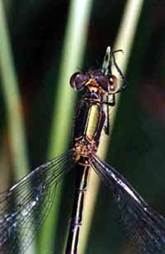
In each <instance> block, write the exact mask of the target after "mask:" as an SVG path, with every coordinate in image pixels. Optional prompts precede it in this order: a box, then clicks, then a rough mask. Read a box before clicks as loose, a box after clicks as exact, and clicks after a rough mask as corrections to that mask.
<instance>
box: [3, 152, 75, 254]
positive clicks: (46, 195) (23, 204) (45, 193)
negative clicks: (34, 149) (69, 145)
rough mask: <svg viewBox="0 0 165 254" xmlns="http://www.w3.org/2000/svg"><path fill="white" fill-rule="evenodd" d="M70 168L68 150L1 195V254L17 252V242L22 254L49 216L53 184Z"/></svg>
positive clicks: (70, 158) (70, 153)
mask: <svg viewBox="0 0 165 254" xmlns="http://www.w3.org/2000/svg"><path fill="white" fill-rule="evenodd" d="M73 165H74V162H73V161H72V151H69V152H68V153H66V154H63V155H60V156H58V157H56V158H54V159H53V160H51V161H50V162H47V163H45V164H43V165H41V166H39V167H37V168H36V169H34V170H33V171H32V172H31V173H29V174H28V175H27V176H25V177H24V178H22V179H21V180H20V181H19V182H18V183H16V184H15V185H13V186H12V187H11V188H10V189H9V190H8V191H6V192H3V193H1V194H0V253H3V254H6V253H7V254H13V253H18V248H19V242H20V243H21V244H20V246H21V247H20V248H21V253H24V252H25V250H26V249H27V247H28V246H29V245H30V243H31V242H32V240H33V238H34V236H35V234H36V232H37V230H38V228H39V226H40V225H41V224H42V223H43V221H44V219H45V217H46V216H47V214H48V213H49V210H50V207H51V205H52V203H53V197H54V195H55V187H56V184H57V183H58V182H59V180H60V178H61V177H62V176H63V175H64V174H65V173H67V172H68V171H69V170H70V169H71V168H72V166H73ZM30 187H31V188H30ZM41 208H42V209H41Z"/></svg>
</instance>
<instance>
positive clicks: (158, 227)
mask: <svg viewBox="0 0 165 254" xmlns="http://www.w3.org/2000/svg"><path fill="white" fill-rule="evenodd" d="M91 166H92V167H93V168H94V169H95V171H96V172H97V174H99V175H100V176H101V178H102V179H103V181H104V182H105V183H106V184H107V185H108V186H109V187H110V188H111V189H112V191H113V194H114V198H115V201H116V202H117V204H118V206H119V208H120V210H121V218H122V220H123V221H124V224H125V226H126V229H127V231H128V234H129V236H130V238H131V243H132V245H133V246H132V247H133V249H134V252H133V253H138V254H164V253H165V218H164V217H163V216H161V215H159V214H158V213H156V212H155V211H154V210H153V209H152V208H151V207H149V205H148V204H147V203H146V202H145V201H144V200H143V199H142V197H141V196H140V195H139V194H138V193H137V192H136V191H135V190H134V189H133V187H132V186H131V185H130V184H129V183H128V181H127V180H126V179H125V178H124V177H123V176H122V175H121V174H120V173H119V172H118V171H117V170H115V169H114V168H113V167H112V166H110V165H109V164H107V163H105V162H103V161H101V160H100V159H99V158H98V157H97V156H95V155H93V157H92V158H91Z"/></svg>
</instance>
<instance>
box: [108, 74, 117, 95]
mask: <svg viewBox="0 0 165 254" xmlns="http://www.w3.org/2000/svg"><path fill="white" fill-rule="evenodd" d="M118 89H119V86H118V82H117V78H116V77H115V76H114V75H111V76H110V78H109V93H112V94H113V93H116V92H117V91H118Z"/></svg>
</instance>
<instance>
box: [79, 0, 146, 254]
mask: <svg viewBox="0 0 165 254" xmlns="http://www.w3.org/2000/svg"><path fill="white" fill-rule="evenodd" d="M142 6H143V0H139V1H132V0H128V1H127V3H126V7H125V10H124V12H123V18H122V20H121V24H120V27H119V31H118V35H117V39H116V42H115V44H114V46H113V49H114V50H115V49H122V50H123V51H124V55H123V54H118V55H116V56H117V57H116V61H117V63H118V65H119V67H120V68H121V70H122V72H124V73H125V70H126V67H127V63H128V59H129V55H130V52H131V48H132V44H133V41H134V37H135V33H136V28H137V25H138V22H139V18H140V13H141V10H142ZM112 73H113V74H114V75H116V76H117V77H118V73H116V71H115V70H114V69H113V70H112ZM119 80H120V79H119ZM118 102H119V95H118V97H117V101H116V106H115V107H112V108H111V109H110V114H111V119H110V121H111V122H110V125H111V128H113V124H114V120H115V115H116V112H117V105H118ZM109 144H110V139H109V136H107V135H105V134H104V133H103V132H102V136H101V140H100V145H99V149H98V153H97V154H98V156H99V157H100V158H102V159H103V158H105V156H106V153H107V149H108V147H109ZM99 183H100V181H99V178H98V176H97V175H96V174H95V172H94V171H93V170H92V171H90V175H89V180H88V189H87V195H86V199H85V205H84V217H85V223H84V224H83V225H82V229H81V234H80V241H81V243H82V244H81V250H80V252H79V254H84V253H85V250H86V246H87V242H88V238H89V232H90V228H91V222H92V215H93V212H94V208H95V204H96V199H97V194H98V191H99Z"/></svg>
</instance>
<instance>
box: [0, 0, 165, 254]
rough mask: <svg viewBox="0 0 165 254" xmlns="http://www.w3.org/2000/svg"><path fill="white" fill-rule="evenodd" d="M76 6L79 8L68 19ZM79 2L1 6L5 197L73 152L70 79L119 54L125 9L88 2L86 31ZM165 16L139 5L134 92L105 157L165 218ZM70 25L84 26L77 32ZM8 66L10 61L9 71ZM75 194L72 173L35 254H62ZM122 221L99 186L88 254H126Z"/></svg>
mask: <svg viewBox="0 0 165 254" xmlns="http://www.w3.org/2000/svg"><path fill="white" fill-rule="evenodd" d="M1 1H2V0H1ZM73 2H76V4H77V6H78V7H76V8H77V9H74V8H73V9H74V13H71V6H73V5H74V4H73ZM73 2H72V3H71V1H66V0H56V1H53V0H47V1H44V0H36V1H34V0H28V1H27V0H26V1H25V0H4V1H2V3H3V6H2V5H0V8H1V10H2V8H4V9H3V11H4V12H5V16H4V18H5V21H6V24H5V25H3V24H2V21H1V25H0V30H1V32H0V57H1V60H0V61H1V66H0V67H1V68H0V78H1V86H0V119H1V121H0V144H1V145H0V186H1V187H0V190H1V191H2V190H4V188H7V187H8V186H9V185H10V184H11V183H12V182H13V181H15V180H16V179H18V178H20V177H21V176H23V175H24V174H25V173H27V172H29V171H28V169H30V168H31V169H33V168H35V167H36V166H38V165H39V164H41V163H43V162H45V161H46V160H48V158H49V159H50V158H53V156H55V155H56V154H59V153H61V152H62V151H65V150H67V149H68V146H69V143H70V142H71V138H72V133H73V130H72V126H73V120H74V114H75V113H74V112H75V109H76V107H75V105H76V100H78V97H76V95H75V94H74V93H73V92H72V91H71V88H69V80H68V79H69V75H70V74H71V73H72V72H74V71H77V70H80V69H82V70H87V69H88V68H90V67H96V68H99V67H100V66H101V64H102V59H103V56H104V53H105V49H106V47H107V46H108V45H111V46H113V45H114V42H115V39H116V37H117V35H118V31H119V26H120V24H121V20H122V17H123V15H124V9H125V6H126V3H127V1H122V0H117V1H114V0H111V1H109V0H103V1H101V0H100V1H99V0H93V1H87V2H89V5H88V4H86V7H85V8H86V10H85V11H86V16H85V18H84V17H82V19H83V21H80V20H79V17H80V16H81V13H82V12H85V11H84V10H83V8H84V7H83V6H81V3H82V2H83V1H73ZM84 2H85V1H84ZM75 6H76V5H75ZM164 7H165V1H154V0H150V1H149V0H148V1H144V3H143V5H142V11H141V13H140V17H139V21H138V24H137V29H136V31H135V37H134V38H133V41H132V43H133V44H132V48H131V53H130V58H129V62H128V66H127V70H126V78H127V81H128V89H127V91H125V92H124V93H123V94H122V96H121V99H120V102H119V107H118V111H117V116H116V119H115V125H114V128H113V132H112V136H111V147H110V148H109V149H108V153H107V156H106V161H108V162H110V163H111V164H112V165H113V166H114V167H115V168H117V169H119V170H120V172H121V173H122V174H123V175H124V176H125V177H126V178H127V179H128V180H129V181H130V182H131V184H132V185H133V186H134V187H135V189H137V190H138V192H139V193H140V194H141V195H142V196H143V197H144V198H145V200H147V202H148V203H149V204H151V205H152V207H154V208H155V209H156V210H157V211H159V212H160V213H161V214H165V202H164V200H165V184H164V181H165V180H164V179H165V170H164V169H165V156H164V146H165V145H164V144H165V75H164V70H165V60H164V59H165V50H164V45H165V40H164V39H165V33H164V29H165V27H164V25H165V11H164V10H165V8H164ZM69 10H70V11H69ZM70 17H76V18H77V19H76V18H75V19H73V20H72V25H70V23H69V22H71V18H70ZM1 18H2V13H1ZM79 22H84V23H85V22H86V23H85V24H83V26H84V28H83V29H84V30H83V29H82V31H77V37H75V38H73V37H74V35H73V34H72V32H71V30H69V29H70V26H73V27H74V26H75V27H76V25H77V27H79ZM3 29H4V31H6V32H7V33H8V43H9V48H8V47H7V49H5V50H6V52H7V54H8V56H6V55H5V50H4V48H3V46H4V45H6V46H8V45H7V43H6V41H5V34H3V33H2V30H3ZM75 29H76V28H75ZM123 36H124V35H123ZM125 36H127V35H125ZM72 40H74V41H75V42H74V43H75V44H74V43H72ZM123 40H127V38H124V37H123ZM67 43H68V44H67ZM77 47H79V49H77ZM121 48H122V47H121ZM9 49H10V50H9ZM124 54H125V55H127V52H124ZM8 57H9V59H8ZM4 59H8V60H6V66H7V68H6V69H5V68H3V66H5V60H4ZM69 61H70V62H69ZM3 63H4V65H3ZM10 64H11V67H10ZM68 66H69V67H68ZM69 68H70V69H69ZM10 73H11V76H10ZM12 77H15V78H14V79H12ZM65 81H66V83H65ZM5 82H6V83H5ZM7 84H9V87H8V91H7V90H5V89H6V88H7ZM12 85H15V88H14V87H13V86H12ZM63 89H64V90H63ZM65 89H66V90H65ZM15 96H16V97H15ZM13 98H15V101H12V100H13ZM10 103H11V104H10ZM12 103H16V104H14V105H15V106H12V105H13V104H12ZM9 105H10V106H9ZM12 110H13V111H12ZM15 113H16V116H15ZM67 116H68V119H67ZM12 117H13V118H12ZM17 117H18V120H17ZM13 124H14V126H13ZM17 124H18V125H17ZM59 133H60V134H59ZM15 134H16V136H14V135H15ZM19 138H20V140H19ZM15 142H16V143H15ZM21 168H22V169H23V170H22V171H21ZM26 170H27V171H26ZM18 172H19V173H18ZM60 186H61V185H60ZM73 191H74V172H73V173H72V172H71V173H70V174H69V175H68V176H66V177H65V179H64V181H63V183H62V186H61V187H60V188H59V191H58V192H57V194H58V197H59V198H58V201H56V202H55V206H54V209H53V210H52V211H53V212H52V213H51V216H50V217H49V219H48V220H49V221H50V222H49V223H50V224H51V225H52V228H51V229H50V226H48V227H45V230H46V231H45V232H44V227H43V230H42V235H41V236H40V237H41V239H42V240H40V241H38V246H40V247H36V252H34V253H37V254H38V253H47V254H49V253H57V254H60V253H62V251H63V248H64V242H65V239H66V231H67V225H68V223H69V218H70V212H71V206H72V201H73ZM107 200H109V202H107ZM119 220H120V219H119V211H118V210H117V209H116V208H114V203H113V200H112V194H111V193H110V191H109V190H108V189H107V188H106V187H104V185H103V184H102V185H101V187H100V189H99V194H98V199H97V205H96V207H95V209H94V214H93V219H92V227H91V230H90V234H89V237H88V243H87V246H86V251H85V253H88V254H92V253H95V254H100V253H102V254H120V253H129V247H128V239H127V238H126V237H125V234H123V232H124V228H123V225H122V224H121V223H118V222H119ZM53 223H54V224H53ZM84 223H85V220H84ZM50 224H49V225H50ZM49 230H50V231H49ZM50 232H51V233H50ZM50 238H51V239H50ZM43 239H45V241H43ZM41 246H42V248H41ZM30 253H32V251H31V252H30Z"/></svg>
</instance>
